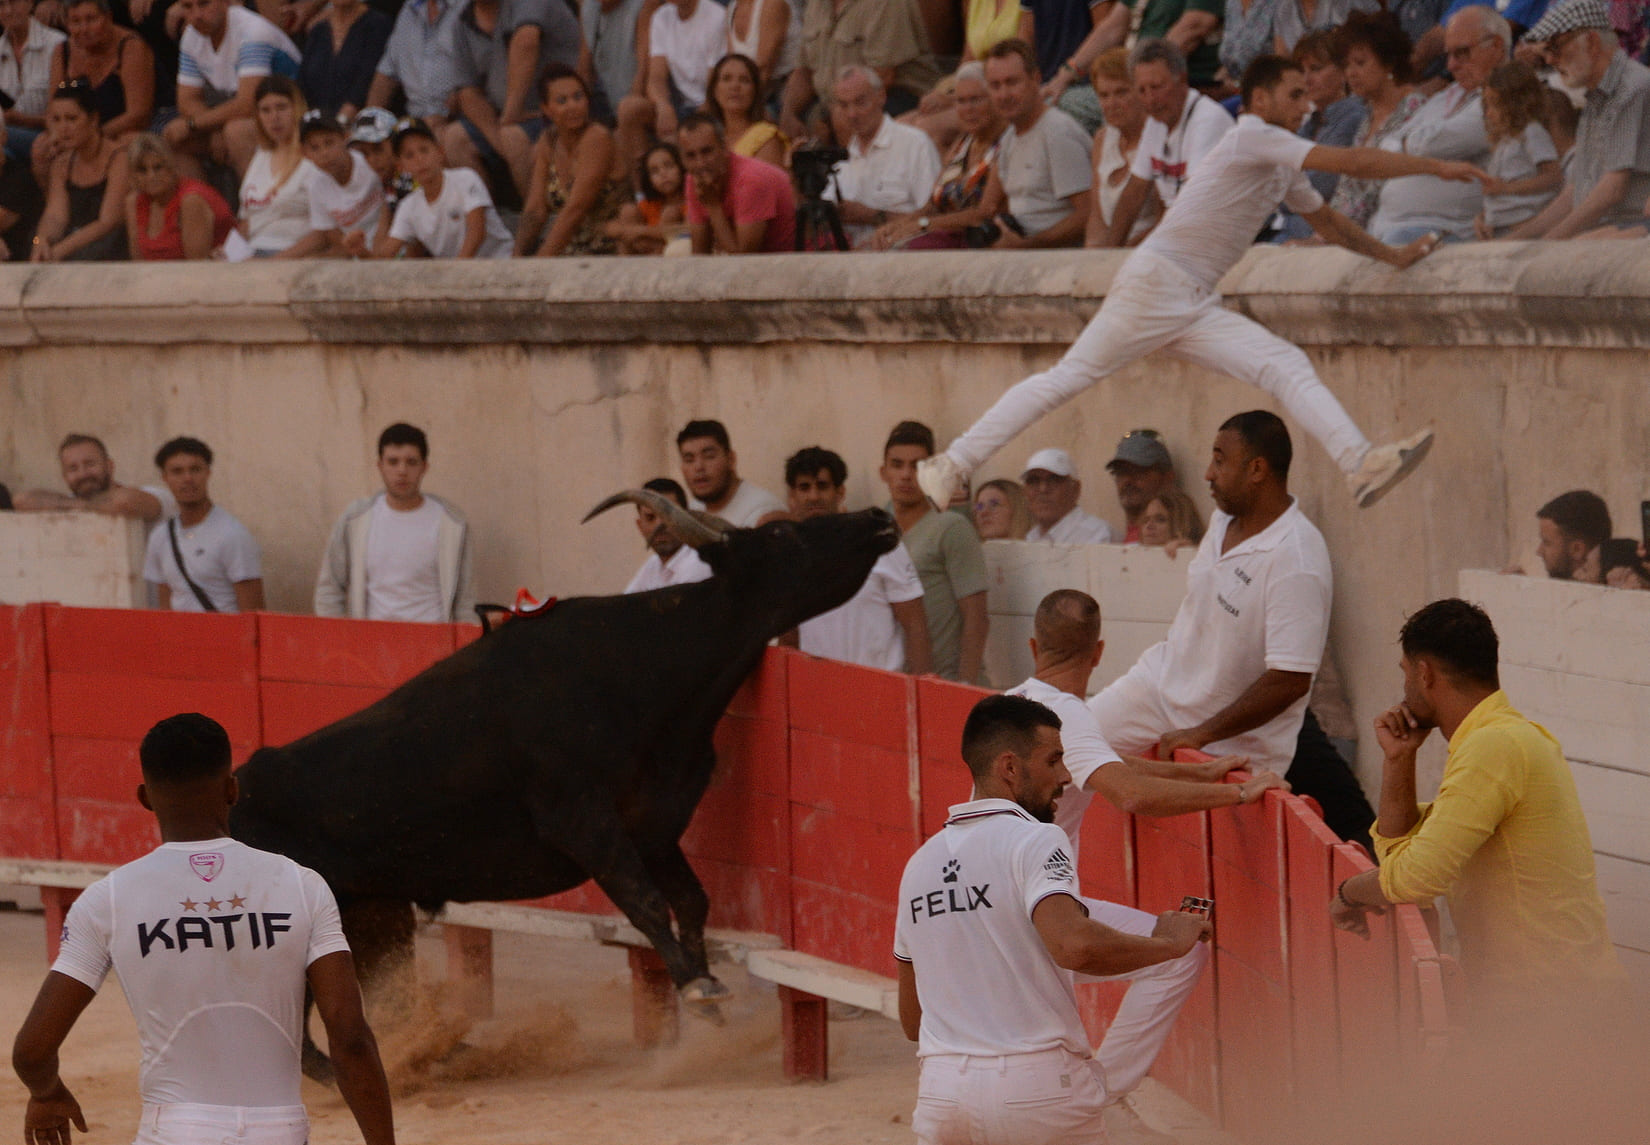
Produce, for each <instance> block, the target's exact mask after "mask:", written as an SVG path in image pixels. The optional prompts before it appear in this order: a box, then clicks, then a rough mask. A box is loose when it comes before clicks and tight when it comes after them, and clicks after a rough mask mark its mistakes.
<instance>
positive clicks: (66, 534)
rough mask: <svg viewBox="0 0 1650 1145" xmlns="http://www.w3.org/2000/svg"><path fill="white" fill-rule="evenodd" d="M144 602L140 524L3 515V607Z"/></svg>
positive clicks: (80, 516) (86, 516)
mask: <svg viewBox="0 0 1650 1145" xmlns="http://www.w3.org/2000/svg"><path fill="white" fill-rule="evenodd" d="M145 599H146V590H145V587H144V583H143V523H142V522H141V521H133V520H128V519H127V518H124V517H105V516H103V515H102V514H100V513H0V604H30V603H33V602H35V601H40V600H48V601H53V602H55V603H57V604H74V605H82V606H85V607H90V608H133V607H138V606H141V605H142V604H143V603H144V601H145Z"/></svg>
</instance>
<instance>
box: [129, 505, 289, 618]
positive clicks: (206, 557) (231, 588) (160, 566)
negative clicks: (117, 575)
mask: <svg viewBox="0 0 1650 1145" xmlns="http://www.w3.org/2000/svg"><path fill="white" fill-rule="evenodd" d="M177 533H178V548H179V549H181V550H183V563H184V564H185V565H187V566H188V568H189V575H190V577H191V578H193V580H194V582H195V583H196V584H198V585H200V587H201V591H202V592H204V593H205V594H206V598H207V599H208V600H210V601H211V602H212V603H213V604H215V605H217V606H218V611H219V612H238V611H239V609H238V608H237V606H236V604H235V586H236V585H237V584H239V583H240V582H241V581H246V580H258V579H260V578H261V577H262V576H263V575H264V574H263V566H262V556H261V554H260V552H259V549H258V542H257V541H255V540H254V539H253V538H252V534H251V533H249V532H247V531H246V526H245V525H243V524H241V523H240V522H239V521H237V520H236V519H235V518H234V517H232V516H231V515H230V513H229V510H227V509H225V508H224V507H223V506H221V505H214V506H212V510H211V512H209V513H207V514H206V516H205V517H204V518H202V519H201V521H200V522H199V523H197V524H194V525H190V526H188V527H185V526H184V524H183V522H182V521H179V522H178V526H177ZM143 579H144V580H146V581H149V582H150V583H151V584H164V585H166V586H167V587H168V588H170V589H171V590H172V611H173V612H205V611H206V610H205V609H204V608H202V607H201V603H200V601H198V600H196V599H195V594H194V593H193V592H192V591H190V588H189V582H188V581H186V580H184V579H183V574H182V573H181V572H179V571H178V562H177V560H176V559H175V558H174V557H173V556H172V542H171V540H170V539H169V537H168V529H167V527H166V522H165V521H162V522H161V523H160V524H159V525H157V526H155V531H154V532H152V533H150V534H149V545H148V548H147V549H146V550H145V551H144V554H143Z"/></svg>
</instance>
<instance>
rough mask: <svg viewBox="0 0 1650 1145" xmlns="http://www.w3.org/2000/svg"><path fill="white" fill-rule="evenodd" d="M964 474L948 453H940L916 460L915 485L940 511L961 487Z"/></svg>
mask: <svg viewBox="0 0 1650 1145" xmlns="http://www.w3.org/2000/svg"><path fill="white" fill-rule="evenodd" d="M965 476H966V474H964V473H963V471H962V470H961V469H959V468H958V467H957V463H956V462H955V461H952V460H951V457H950V455H949V454H945V453H941V454H937V455H936V456H934V457H927V458H924V459H923V460H921V461H919V462H917V485H918V486H919V487H920V488H921V489H922V491H923V492H924V493H925V494H927V495H928V499H929V500H930V501H932V502H933V503H934V508H936V509H938V510H940V511H941V512H942V513H943V512H944V511H945V507H946V506H947V505H949V504H951V498H952V497H954V496H956V494H957V491H958V490H959V489H961V488H962V481H963V478H964V477H965Z"/></svg>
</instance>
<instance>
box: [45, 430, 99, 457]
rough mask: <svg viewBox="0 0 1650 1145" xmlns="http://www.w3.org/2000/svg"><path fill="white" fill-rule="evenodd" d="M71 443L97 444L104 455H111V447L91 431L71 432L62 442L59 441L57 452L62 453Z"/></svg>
mask: <svg viewBox="0 0 1650 1145" xmlns="http://www.w3.org/2000/svg"><path fill="white" fill-rule="evenodd" d="M71 445H95V446H97V451H98V452H99V453H101V454H103V456H104V457H107V456H109V447H108V446H107V445H104V444H103V442H102V440H101V439H99V438H95V437H93V436H92V435H91V434H89V433H71V434H69V435H68V436H67V437H65V438H64V439H63V440H62V441H61V442H59V443H58V446H57V452H59V453H62V452H63V451H64V450H65V449H67V448H69V446H71Z"/></svg>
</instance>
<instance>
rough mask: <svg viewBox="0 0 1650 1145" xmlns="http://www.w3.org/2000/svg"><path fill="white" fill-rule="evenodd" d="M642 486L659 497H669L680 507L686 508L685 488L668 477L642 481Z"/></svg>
mask: <svg viewBox="0 0 1650 1145" xmlns="http://www.w3.org/2000/svg"><path fill="white" fill-rule="evenodd" d="M642 488H643V489H646V490H649V491H650V492H653V493H657V494H659V496H661V497H669V498H670V499H671V500H672V501H674V502H676V503H677V504H678V505H680V506H681V507H682V508H684V509H686V508H687V490H685V489H683V488H682V487H681V486H680V485H679V484H677V483H676V482H674V481H672V480H671V479H670V478H668V477H655V478H654V479H653V480H652V481H644V482H642Z"/></svg>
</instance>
